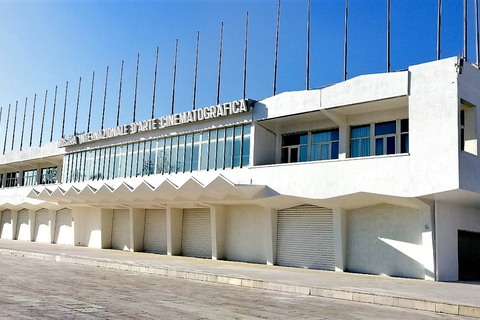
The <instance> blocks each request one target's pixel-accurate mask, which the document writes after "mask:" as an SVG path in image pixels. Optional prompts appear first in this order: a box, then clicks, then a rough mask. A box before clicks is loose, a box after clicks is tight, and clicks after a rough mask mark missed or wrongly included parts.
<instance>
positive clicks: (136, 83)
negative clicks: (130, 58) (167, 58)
mask: <svg viewBox="0 0 480 320" xmlns="http://www.w3.org/2000/svg"><path fill="white" fill-rule="evenodd" d="M139 62H140V53H137V74H136V76H135V95H134V97H133V122H135V111H136V110H137V85H138V63H139Z"/></svg>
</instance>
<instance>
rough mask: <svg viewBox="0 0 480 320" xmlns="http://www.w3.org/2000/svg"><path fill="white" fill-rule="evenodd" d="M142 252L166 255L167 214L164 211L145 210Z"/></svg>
mask: <svg viewBox="0 0 480 320" xmlns="http://www.w3.org/2000/svg"><path fill="white" fill-rule="evenodd" d="M143 250H144V251H145V252H153V253H161V254H166V253H167V214H166V212H165V210H153V209H147V210H145V233H144V234H143Z"/></svg>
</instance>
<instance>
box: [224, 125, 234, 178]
mask: <svg viewBox="0 0 480 320" xmlns="http://www.w3.org/2000/svg"><path fill="white" fill-rule="evenodd" d="M225 139H226V140H225V169H227V168H231V167H232V157H233V128H231V127H230V128H227V130H226V137H225Z"/></svg>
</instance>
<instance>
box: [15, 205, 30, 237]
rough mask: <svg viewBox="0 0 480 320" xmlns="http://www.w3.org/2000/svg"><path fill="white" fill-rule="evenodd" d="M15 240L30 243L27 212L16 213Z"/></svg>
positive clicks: (24, 210)
mask: <svg viewBox="0 0 480 320" xmlns="http://www.w3.org/2000/svg"><path fill="white" fill-rule="evenodd" d="M17 240H25V241H30V240H31V239H30V217H29V214H28V210H26V209H23V210H20V211H18V217H17Z"/></svg>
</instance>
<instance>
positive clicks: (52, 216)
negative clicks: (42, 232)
mask: <svg viewBox="0 0 480 320" xmlns="http://www.w3.org/2000/svg"><path fill="white" fill-rule="evenodd" d="M48 216H49V219H48V221H49V225H50V226H49V227H50V243H54V242H55V228H56V226H57V211H56V210H51V209H49V210H48Z"/></svg>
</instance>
